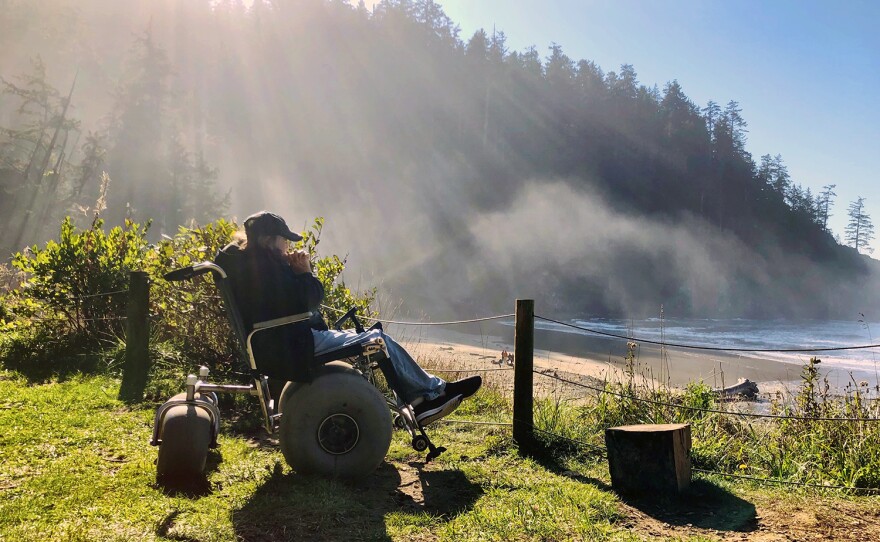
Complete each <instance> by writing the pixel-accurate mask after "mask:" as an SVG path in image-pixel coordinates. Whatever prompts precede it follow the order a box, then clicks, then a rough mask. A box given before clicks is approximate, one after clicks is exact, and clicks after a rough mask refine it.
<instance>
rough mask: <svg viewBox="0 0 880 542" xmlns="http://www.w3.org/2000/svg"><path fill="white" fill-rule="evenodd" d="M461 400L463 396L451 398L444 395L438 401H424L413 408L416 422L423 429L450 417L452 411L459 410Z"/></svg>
mask: <svg viewBox="0 0 880 542" xmlns="http://www.w3.org/2000/svg"><path fill="white" fill-rule="evenodd" d="M461 400H462V396H461V395H452V396H450V395H448V394H446V393H444V394H443V395H441V396H440V397H438V398H436V399H431V400H430V401H424V402H422V403H420V404H419V405H418V406H416V407H414V408H413V411H414V412H415V414H416V421H417V422H418V424H419V425H421V426H423V427H424V426H426V425H428V424H429V423H433V422H436V421H437V420H439V419H440V418H442V417H444V416H448V415H449V414H451V413H452V411H454V410H455V409H456V408H458V405H460V404H461Z"/></svg>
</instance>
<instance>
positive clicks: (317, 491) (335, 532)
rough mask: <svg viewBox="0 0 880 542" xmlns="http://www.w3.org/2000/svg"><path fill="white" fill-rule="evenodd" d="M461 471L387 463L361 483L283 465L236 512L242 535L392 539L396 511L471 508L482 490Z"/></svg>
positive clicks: (448, 512) (250, 541)
mask: <svg viewBox="0 0 880 542" xmlns="http://www.w3.org/2000/svg"><path fill="white" fill-rule="evenodd" d="M481 492H482V491H481V489H480V488H479V486H476V485H475V484H473V483H471V482H470V481H468V480H467V478H466V477H465V476H464V474H462V473H461V472H460V471H425V470H422V469H421V468H419V467H414V468H407V467H406V466H398V465H394V464H390V463H383V464H382V465H381V466H380V467H379V468H378V469H377V470H376V471H375V472H374V473H372V474H371V475H369V476H368V477H367V478H366V479H364V480H362V481H359V482H357V483H346V482H340V481H334V480H328V479H326V478H320V477H316V476H305V475H300V474H296V473H288V474H283V473H282V472H281V469H280V468H278V469H276V471H275V472H274V473H273V474H272V476H271V477H270V478H269V479H268V480H267V481H266V483H264V484H263V485H262V486H261V487H260V488H259V489H258V490H257V491H256V493H255V494H254V495H253V496H251V498H250V499H248V501H247V502H246V503H245V504H244V506H242V507H241V508H240V509H238V510H236V511H235V512H233V524H234V526H235V533H236V539H237V540H242V541H246V542H254V541H274V540H314V541H336V540H374V541H386V540H391V538H390V535H389V534H388V532H387V529H386V516H387V515H388V514H389V513H391V512H399V513H402V514H414V515H420V514H422V513H427V514H430V515H432V516H443V517H450V516H454V515H456V514H459V513H461V512H464V511H466V510H468V509H469V508H470V507H471V506H473V503H474V502H475V501H476V499H477V497H478V496H479V495H480V494H481Z"/></svg>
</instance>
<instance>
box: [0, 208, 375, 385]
mask: <svg viewBox="0 0 880 542" xmlns="http://www.w3.org/2000/svg"><path fill="white" fill-rule="evenodd" d="M323 226H324V219H323V218H318V219H316V220H315V223H314V225H313V226H312V227H311V229H310V230H309V231H307V232H305V233H304V239H303V241H301V242H300V243H299V248H304V249H306V250H308V251H309V253H310V254H311V255H312V260H313V265H314V268H315V273H316V275H317V276H318V278H319V279H320V280H321V281H322V283H323V284H324V286H325V289H326V293H327V295H326V299H325V305H326V306H327V307H328V308H329V309H328V314H327V319H328V321H331V322H332V321H333V320H335V318H336V317H337V316H338V315H339V314H340V313H341V312H343V311H345V310H347V309H349V308H351V307H356V308H358V311H359V313H360V314H362V315H365V316H367V317H372V316H375V313H374V312H373V311H372V310H371V305H372V302H373V300H374V298H375V291H374V290H369V291H367V292H365V293H356V292H353V291H351V290H350V289H349V288H348V287H347V286H346V285H345V283H344V281H343V280H341V274H342V272H343V270H344V269H345V261H344V260H342V259H340V258H339V257H338V256H336V255H329V256H325V257H322V258H318V257H317V246H318V243H319V242H320V235H321V231H322V229H323ZM237 229H238V227H237V226H236V225H235V224H234V223H232V222H229V221H226V220H218V221H216V222H213V223H210V224H207V225H204V226H200V227H194V228H180V230H179V231H178V232H177V234H176V235H175V236H174V237H172V238H164V239H162V240H161V241H159V242H157V243H150V242H149V241H148V238H147V232H148V230H149V224H146V225H140V224H137V223H134V222H131V221H126V223H125V225H124V226H122V227H115V228H111V229H110V230H109V231H106V232H105V231H104V229H103V222H102V221H101V220H97V219H96V220H95V221H94V222H93V223H92V224H91V226H90V227H89V228H86V229H83V230H80V229H78V228H77V227H76V226H75V225H74V224H73V221H72V220H71V219H70V218H66V219H65V220H64V221H63V222H62V224H61V230H60V234H59V238H58V240H57V241H56V240H52V241H49V242H47V243H46V244H45V245H44V246H43V247H38V246H33V247H30V248H28V249H27V250H25V251H22V252H20V253H17V254H15V255H14V257H13V260H12V267H13V270H14V272H13V270H8V269H3V270H2V271H3V273H2V276H0V279H3V289H2V290H0V332H2V339H0V365H3V366H5V367H7V368H14V369H15V370H18V371H20V372H22V373H24V374H26V375H30V376H32V377H34V378H38V379H44V378H45V377H47V376H49V375H53V374H62V373H66V372H69V371H71V370H89V371H110V372H118V371H119V370H120V369H121V366H122V363H121V358H124V340H125V339H124V337H125V333H124V331H125V325H124V323H125V320H124V317H125V313H126V303H127V297H126V295H125V292H126V290H127V288H128V282H129V273H130V272H131V271H134V270H141V271H145V272H147V274H148V276H149V278H150V283H151V287H150V318H151V323H150V325H151V334H150V335H151V352H152V354H151V357H152V358H153V361H154V364H155V366H156V367H155V368H156V372H157V375H156V376H157V378H161V374H160V373H161V372H162V371H171V372H176V373H182V372H184V371H188V370H191V368H192V367H195V366H198V365H206V366H208V367H209V368H211V369H212V371H213V372H216V373H218V375H217V376H218V377H222V376H225V375H228V373H230V372H232V371H233V370H234V368H235V366H236V364H235V360H236V358H235V352H236V350H235V348H236V345H235V342H234V337H233V334H232V332H231V330H230V328H229V325H228V323H227V320H226V316H225V312H224V309H223V306H222V303H221V300H220V296H219V292H218V291H217V289H216V288H215V287H214V285H213V279H212V278H211V276H210V275H203V276H200V277H196V278H195V279H193V280H190V281H183V282H175V283H169V282H167V281H165V280H164V279H163V278H162V277H163V275H164V274H165V273H167V272H168V271H171V270H174V269H178V268H181V267H186V266H189V265H192V264H194V263H198V262H200V261H203V260H210V259H213V257H214V255H215V254H216V253H217V251H218V250H219V249H220V248H221V247H223V246H224V245H226V244H227V243H229V242H230V241H231V239H232V235H233V233H234V232H235V231H236V230H237ZM13 276H14V277H13ZM108 293H110V295H105V294H108ZM32 352H33V353H32ZM71 360H78V362H77V363H73V362H72V361H71ZM181 365H185V367H180V366H181Z"/></svg>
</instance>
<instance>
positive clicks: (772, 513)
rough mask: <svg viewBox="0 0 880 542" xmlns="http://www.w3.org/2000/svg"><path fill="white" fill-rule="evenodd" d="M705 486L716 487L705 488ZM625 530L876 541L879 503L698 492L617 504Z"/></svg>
mask: <svg viewBox="0 0 880 542" xmlns="http://www.w3.org/2000/svg"><path fill="white" fill-rule="evenodd" d="M707 487H710V488H711V487H714V486H708V485H707ZM621 507H622V508H621V512H622V513H623V514H624V516H625V517H626V519H625V520H624V522H623V526H625V527H626V528H628V529H631V530H633V531H634V532H636V533H639V534H640V535H643V536H646V537H648V538H661V537H666V538H679V537H687V536H702V537H707V538H710V539H715V540H724V541H740V540H743V541H744V540H749V541H753V540H757V541H760V542H777V541H817V542H818V541H832V540H835V541H836V540H844V541H865V540H880V503H878V502H877V501H875V500H873V499H869V500H865V501H862V500H857V501H841V500H831V499H827V498H820V497H807V496H803V497H795V496H782V497H780V498H773V497H771V496H768V495H766V494H758V495H752V494H744V495H742V496H740V495H733V494H730V493H727V492H725V491H723V490H719V489H717V488H715V489H714V490H713V489H709V490H706V489H705V488H704V489H702V490H701V489H699V488H698V489H697V492H696V493H695V494H694V495H693V496H691V497H686V498H683V499H682V500H681V501H679V502H675V503H670V502H666V503H656V502H653V503H645V502H639V501H630V502H623V503H621Z"/></svg>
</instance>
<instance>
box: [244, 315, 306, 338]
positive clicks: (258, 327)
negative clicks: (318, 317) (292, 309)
mask: <svg viewBox="0 0 880 542" xmlns="http://www.w3.org/2000/svg"><path fill="white" fill-rule="evenodd" d="M311 317H312V313H311V312H301V313H299V314H291V315H290V316H282V317H281V318H275V319H272V320H266V321H265V322H257V323H255V324H254V330H253V331H251V334H253V333H254V332H256V331H262V330H264V329H269V328H273V327H278V326H284V325H287V324H295V323H296V322H303V321H305V320H308V319H309V318H311Z"/></svg>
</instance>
